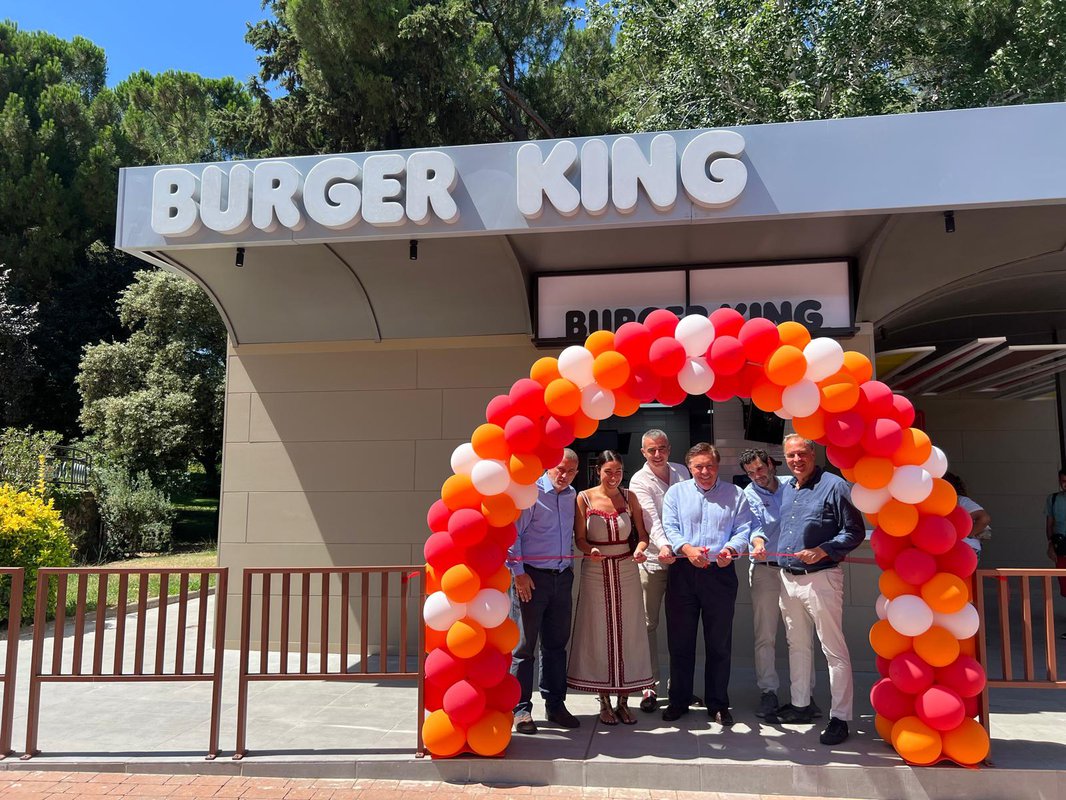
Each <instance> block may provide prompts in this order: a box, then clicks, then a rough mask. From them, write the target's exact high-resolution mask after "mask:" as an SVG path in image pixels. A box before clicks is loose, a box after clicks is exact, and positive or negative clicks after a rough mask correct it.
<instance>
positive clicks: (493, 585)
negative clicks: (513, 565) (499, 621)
mask: <svg viewBox="0 0 1066 800" xmlns="http://www.w3.org/2000/svg"><path fill="white" fill-rule="evenodd" d="M485 588H486V589H495V590H496V591H498V592H503V593H504V594H507V592H508V590H510V588H511V570H509V569H507V567H506V566H503V567H500V568H499V569H498V570H496V571H495V572H494V573H492V577H491V578H489V579H488V580H487V581H485ZM485 636H486V637H488V638H489V639H490V640H491V638H492V637H491V636H489V631H485Z"/></svg>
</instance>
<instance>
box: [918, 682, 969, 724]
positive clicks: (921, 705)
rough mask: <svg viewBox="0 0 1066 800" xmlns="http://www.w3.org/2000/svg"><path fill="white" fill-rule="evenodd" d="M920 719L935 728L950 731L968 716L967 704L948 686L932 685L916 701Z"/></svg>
mask: <svg viewBox="0 0 1066 800" xmlns="http://www.w3.org/2000/svg"><path fill="white" fill-rule="evenodd" d="M914 710H915V711H916V712H917V714H918V719H920V720H921V721H922V722H924V723H925V724H926V725H928V726H929V727H930V728H932V729H933V730H937V731H950V730H951V729H952V728H957V727H959V725H961V724H962V721H963V720H964V719H965V718H966V704H965V703H963V701H962V698H961V697H960V696H959V693H958V692H956V691H955V690H954V689H952V688H950V687H947V686H930V687H929V688H928V689H926V690H925V691H924V692H922V693H921V694H920V695H918V698H917V699H916V700H915V701H914Z"/></svg>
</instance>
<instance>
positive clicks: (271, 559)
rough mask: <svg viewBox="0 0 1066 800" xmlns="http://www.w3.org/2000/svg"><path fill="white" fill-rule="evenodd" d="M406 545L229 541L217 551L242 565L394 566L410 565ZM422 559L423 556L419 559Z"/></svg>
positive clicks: (222, 562) (230, 563)
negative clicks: (239, 542) (244, 542)
mask: <svg viewBox="0 0 1066 800" xmlns="http://www.w3.org/2000/svg"><path fill="white" fill-rule="evenodd" d="M410 557H411V546H410V545H407V544H317V543H314V542H301V543H300V544H271V545H270V546H269V547H264V546H263V545H261V544H255V543H251V542H249V543H246V544H228V543H223V544H222V545H221V546H220V547H219V550H218V561H219V564H220V565H221V566H224V567H229V566H235V565H236V566H240V567H323V566H332V565H337V566H353V567H355V566H359V567H362V566H375V565H381V566H394V565H405V564H409V563H411V562H410V560H409V559H410ZM419 561H420V562H421V559H419Z"/></svg>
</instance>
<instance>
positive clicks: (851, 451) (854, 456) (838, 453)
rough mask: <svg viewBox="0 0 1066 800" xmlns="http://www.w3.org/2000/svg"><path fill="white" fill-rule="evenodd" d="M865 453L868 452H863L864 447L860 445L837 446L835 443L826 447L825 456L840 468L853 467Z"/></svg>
mask: <svg viewBox="0 0 1066 800" xmlns="http://www.w3.org/2000/svg"><path fill="white" fill-rule="evenodd" d="M864 455H866V453H864V452H863V449H862V447H860V446H859V445H855V446H854V447H837V446H836V445H835V444H831V445H829V446H827V447H826V448H825V456H826V458H828V459H829V463H830V464H833V465H834V466H836V467H838V468H839V469H851V468H852V467H854V466H855V464H856V463H857V462H858V460H859V459H860V458H862V457H863V456H864Z"/></svg>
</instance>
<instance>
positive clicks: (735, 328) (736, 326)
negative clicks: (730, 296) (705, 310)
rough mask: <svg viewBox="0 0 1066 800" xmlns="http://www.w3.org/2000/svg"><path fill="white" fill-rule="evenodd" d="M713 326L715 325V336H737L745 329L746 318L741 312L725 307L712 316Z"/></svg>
mask: <svg viewBox="0 0 1066 800" xmlns="http://www.w3.org/2000/svg"><path fill="white" fill-rule="evenodd" d="M710 320H711V324H713V325H714V336H715V338H716V339H717V338H718V337H719V336H734V337H735V336H737V335H738V334H739V333H740V329H741V328H743V327H744V317H743V316H742V315H741V314H740V312H739V311H736V310H735V309H732V308H728V307H725V306H723V307H722V308H719V309H716V310H714V311H712V312H711V314H710Z"/></svg>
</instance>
